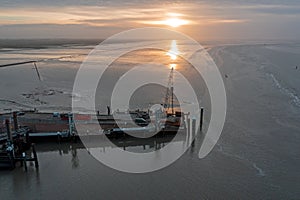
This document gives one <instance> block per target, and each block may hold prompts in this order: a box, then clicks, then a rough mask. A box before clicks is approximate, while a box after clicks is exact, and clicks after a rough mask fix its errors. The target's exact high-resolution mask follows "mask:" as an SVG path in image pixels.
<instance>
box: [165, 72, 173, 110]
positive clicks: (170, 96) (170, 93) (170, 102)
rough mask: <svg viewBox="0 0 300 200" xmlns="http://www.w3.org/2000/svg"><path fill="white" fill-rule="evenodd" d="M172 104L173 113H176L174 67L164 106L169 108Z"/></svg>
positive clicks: (170, 75) (169, 79)
mask: <svg viewBox="0 0 300 200" xmlns="http://www.w3.org/2000/svg"><path fill="white" fill-rule="evenodd" d="M170 106H171V114H172V115H173V114H174V68H173V67H172V68H171V70H170V73H169V78H168V85H167V90H166V95H165V99H164V108H165V109H166V110H169V109H170Z"/></svg>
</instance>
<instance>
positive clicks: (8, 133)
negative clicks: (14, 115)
mask: <svg viewBox="0 0 300 200" xmlns="http://www.w3.org/2000/svg"><path fill="white" fill-rule="evenodd" d="M5 126H6V134H7V140H8V141H9V142H12V135H11V132H10V122H9V119H6V120H5Z"/></svg>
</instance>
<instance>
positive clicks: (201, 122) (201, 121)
mask: <svg viewBox="0 0 300 200" xmlns="http://www.w3.org/2000/svg"><path fill="white" fill-rule="evenodd" d="M203 114H204V108H203V107H201V112H200V131H202V125H203Z"/></svg>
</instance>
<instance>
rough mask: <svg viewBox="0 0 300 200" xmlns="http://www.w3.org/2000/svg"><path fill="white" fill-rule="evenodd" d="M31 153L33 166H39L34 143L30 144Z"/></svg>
mask: <svg viewBox="0 0 300 200" xmlns="http://www.w3.org/2000/svg"><path fill="white" fill-rule="evenodd" d="M32 153H33V159H34V166H35V168H39V162H38V157H37V153H36V150H35V144H32Z"/></svg>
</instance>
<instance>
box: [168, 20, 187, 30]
mask: <svg viewBox="0 0 300 200" xmlns="http://www.w3.org/2000/svg"><path fill="white" fill-rule="evenodd" d="M163 24H165V25H168V26H171V27H174V28H176V27H179V26H182V25H186V24H188V21H187V20H183V19H178V18H170V19H167V20H165V21H163Z"/></svg>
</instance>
